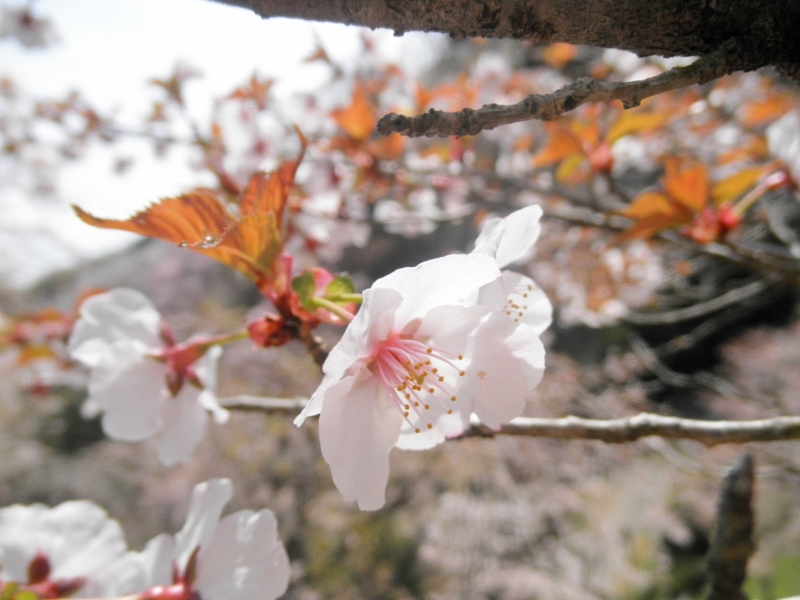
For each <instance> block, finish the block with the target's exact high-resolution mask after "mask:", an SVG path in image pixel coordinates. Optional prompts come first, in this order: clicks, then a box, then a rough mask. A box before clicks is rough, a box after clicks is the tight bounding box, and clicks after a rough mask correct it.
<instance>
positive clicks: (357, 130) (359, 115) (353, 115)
mask: <svg viewBox="0 0 800 600" xmlns="http://www.w3.org/2000/svg"><path fill="white" fill-rule="evenodd" d="M331 117H332V118H333V120H334V121H336V122H337V123H338V124H339V127H341V128H342V129H344V130H345V132H346V133H347V135H349V136H350V137H351V138H353V139H356V140H358V141H364V140H366V139H367V138H368V137H369V136H370V135H371V134H372V132H373V130H374V129H375V124H376V123H377V122H378V118H377V115H376V114H375V109H374V108H373V107H372V104H370V102H369V98H367V93H366V91H365V90H364V85H363V84H362V83H361V82H358V83H356V87H355V89H354V90H353V100H352V102H350V106H348V107H347V108H344V109H340V110H334V111H332V112H331Z"/></svg>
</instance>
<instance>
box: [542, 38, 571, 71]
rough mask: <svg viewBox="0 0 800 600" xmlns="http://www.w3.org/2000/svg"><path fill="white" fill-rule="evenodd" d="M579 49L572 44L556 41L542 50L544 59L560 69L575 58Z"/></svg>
mask: <svg viewBox="0 0 800 600" xmlns="http://www.w3.org/2000/svg"><path fill="white" fill-rule="evenodd" d="M577 52H578V49H577V48H576V47H575V46H573V45H572V44H565V43H563V42H556V43H555V44H550V45H549V46H547V48H545V49H544V50H543V51H542V60H544V62H546V63H547V64H548V65H550V66H551V67H555V68H556V69H560V68H561V67H563V66H564V65H566V64H567V63H568V62H570V61H572V60H574V59H575V55H576V54H577Z"/></svg>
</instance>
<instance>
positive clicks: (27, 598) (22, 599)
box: [14, 590, 39, 600]
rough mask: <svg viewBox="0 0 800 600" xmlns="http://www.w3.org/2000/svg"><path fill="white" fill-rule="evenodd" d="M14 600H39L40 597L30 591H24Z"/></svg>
mask: <svg viewBox="0 0 800 600" xmlns="http://www.w3.org/2000/svg"><path fill="white" fill-rule="evenodd" d="M14 600H39V596H37V595H36V594H34V593H33V592H31V591H29V590H22V591H21V592H20V593H19V594H17V595H16V596H14Z"/></svg>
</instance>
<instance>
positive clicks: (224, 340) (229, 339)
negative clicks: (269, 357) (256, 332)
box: [202, 329, 250, 350]
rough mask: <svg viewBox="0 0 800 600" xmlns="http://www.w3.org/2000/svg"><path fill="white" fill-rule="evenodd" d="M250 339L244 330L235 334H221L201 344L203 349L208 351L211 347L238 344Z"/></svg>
mask: <svg viewBox="0 0 800 600" xmlns="http://www.w3.org/2000/svg"><path fill="white" fill-rule="evenodd" d="M249 337H250V334H249V333H248V332H247V330H246V329H244V330H242V331H237V332H236V333H223V334H220V335H217V336H212V337H210V338H208V339H207V340H205V341H204V342H203V343H202V346H203V348H204V349H206V350H208V349H209V348H211V347H212V346H221V345H223V344H232V343H233V342H240V341H242V340H246V339H248V338H249Z"/></svg>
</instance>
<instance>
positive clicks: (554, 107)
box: [378, 40, 744, 137]
mask: <svg viewBox="0 0 800 600" xmlns="http://www.w3.org/2000/svg"><path fill="white" fill-rule="evenodd" d="M738 48H739V43H738V42H737V41H736V40H728V41H727V42H726V43H724V44H723V45H722V46H721V47H720V49H719V50H716V51H715V52H711V53H709V54H707V55H705V56H702V57H700V58H699V59H697V60H696V61H695V62H693V63H692V64H691V65H689V66H686V67H675V68H674V69H670V70H669V71H667V72H665V73H661V74H660V75H656V76H655V77H650V78H648V79H643V80H641V81H631V82H608V81H597V80H596V79H592V78H591V77H581V78H580V79H578V80H576V81H575V82H574V83H571V84H569V85H567V86H564V87H563V88H561V89H560V90H558V91H556V92H553V93H552V94H532V95H530V96H528V97H527V98H525V99H524V100H522V101H521V102H518V103H517V104H512V105H508V106H500V105H498V104H487V105H486V106H484V107H483V108H480V109H478V110H473V109H471V108H465V109H463V110H461V111H459V112H454V113H448V112H444V111H439V110H433V109H431V110H429V111H428V112H427V113H424V114H422V115H418V116H416V117H406V116H403V115H398V114H395V113H390V114H388V115H386V116H384V117H383V118H382V119H381V120H380V121H378V131H379V132H380V133H382V134H383V135H389V134H391V133H400V134H403V135H407V136H409V137H420V136H427V137H447V136H451V135H458V136H462V135H477V134H478V133H480V132H481V131H483V130H485V129H494V128H495V127H499V126H500V125H508V124H509V123H519V122H522V121H530V120H531V119H541V120H545V121H548V120H550V119H552V118H554V117H557V116H558V115H561V114H563V113H565V112H569V111H571V110H573V109H575V108H577V107H578V106H580V105H581V104H585V103H587V102H608V101H611V100H621V101H622V104H623V106H624V107H625V108H633V107H635V106H638V105H639V104H640V103H641V101H642V100H644V99H645V98H649V97H650V96H655V95H656V94H662V93H664V92H668V91H670V90H674V89H677V88H682V87H686V86H689V85H692V84H695V83H706V82H708V81H711V80H713V79H717V78H718V77H722V76H723V75H728V74H729V73H733V72H734V71H737V70H740V69H742V68H743V66H744V65H743V64H742V63H741V61H740V60H739V59H738V57H737V50H738Z"/></svg>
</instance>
